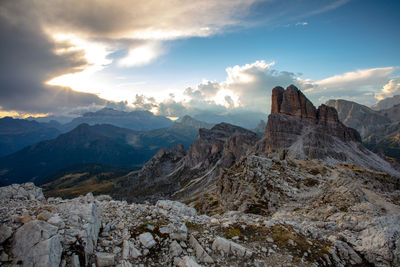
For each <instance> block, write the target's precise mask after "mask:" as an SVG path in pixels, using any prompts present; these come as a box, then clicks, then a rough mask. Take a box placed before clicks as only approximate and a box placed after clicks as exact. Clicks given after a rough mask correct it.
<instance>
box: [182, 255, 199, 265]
mask: <svg viewBox="0 0 400 267" xmlns="http://www.w3.org/2000/svg"><path fill="white" fill-rule="evenodd" d="M178 266H179V267H201V265H199V264H198V263H197V262H196V260H195V259H194V258H192V257H190V256H185V257H183V259H182V260H181V261H180V262H179V263H178Z"/></svg>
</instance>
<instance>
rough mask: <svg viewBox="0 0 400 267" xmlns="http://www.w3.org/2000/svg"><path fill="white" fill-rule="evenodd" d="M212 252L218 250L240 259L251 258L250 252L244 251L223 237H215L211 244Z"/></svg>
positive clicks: (244, 249)
mask: <svg viewBox="0 0 400 267" xmlns="http://www.w3.org/2000/svg"><path fill="white" fill-rule="evenodd" d="M212 249H213V250H218V251H222V252H224V253H225V254H226V255H228V254H233V255H236V256H240V257H251V255H252V254H253V253H252V252H251V251H250V250H248V249H246V248H245V247H243V246H241V245H239V244H236V243H235V242H232V241H230V240H227V239H225V238H223V237H217V238H216V239H215V240H214V242H213V244H212Z"/></svg>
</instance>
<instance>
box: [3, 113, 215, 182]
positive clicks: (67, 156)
mask: <svg viewBox="0 0 400 267" xmlns="http://www.w3.org/2000/svg"><path fill="white" fill-rule="evenodd" d="M202 126H204V127H211V125H208V124H204V123H201V122H198V121H196V120H194V119H192V118H190V117H186V118H184V119H183V120H182V121H181V122H175V123H174V124H172V126H171V127H168V128H163V129H156V130H151V131H133V130H130V129H126V128H120V127H116V126H113V125H109V124H101V125H93V126H90V125H88V124H81V125H79V126H78V127H76V128H75V129H73V130H72V131H70V132H67V133H65V134H61V135H60V136H58V137H57V138H55V139H52V140H48V141H43V142H40V143H37V144H34V145H31V146H28V147H25V148H24V149H22V150H20V151H18V152H15V153H13V154H11V155H8V156H4V157H2V158H0V181H2V183H3V184H9V183H14V182H17V183H21V182H26V181H34V182H35V183H37V184H40V183H42V182H43V181H44V180H46V177H48V176H50V175H51V174H53V173H55V172H57V171H59V170H61V169H64V168H67V167H69V166H72V165H77V164H93V163H96V164H104V165H108V166H125V167H127V166H129V167H132V168H136V167H138V166H141V165H142V164H143V163H145V162H146V161H147V160H148V159H150V158H151V157H152V156H153V155H154V154H155V153H156V152H157V151H158V150H159V149H161V148H163V147H166V148H171V147H173V146H176V145H178V144H182V145H183V146H186V147H188V146H189V145H190V144H191V143H192V142H193V141H194V139H195V138H196V135H197V131H198V127H202ZM21 166H23V167H21Z"/></svg>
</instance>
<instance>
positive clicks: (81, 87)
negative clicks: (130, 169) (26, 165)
mask: <svg viewBox="0 0 400 267" xmlns="http://www.w3.org/2000/svg"><path fill="white" fill-rule="evenodd" d="M255 1H256V0H250V1H248V0H233V1H231V0H229V1H228V0H223V1H212V0H205V1H201V2H193V1H184V0H168V1H156V0H149V1H139V0H137V1H131V0H121V1H111V0H110V1H95V0H87V1H80V0H70V1H61V0H54V1H46V0H36V1H30V0H20V1H5V2H2V4H1V5H0V34H1V36H3V37H6V38H2V42H1V43H0V53H1V55H0V56H1V61H0V72H1V74H0V108H1V109H2V110H3V112H4V111H5V110H8V111H11V110H13V111H17V112H21V113H60V112H66V110H68V109H69V111H70V110H71V109H75V108H77V109H79V107H81V106H101V105H106V104H107V103H108V101H106V100H104V99H101V98H99V97H98V96H97V95H98V94H99V93H103V92H101V91H99V90H100V89H99V88H98V87H97V85H98V83H97V84H96V81H93V79H91V77H92V75H93V73H96V72H99V71H101V70H104V68H105V67H106V66H108V65H110V64H111V63H112V61H113V58H112V57H111V55H112V54H113V55H114V57H116V56H115V55H120V58H119V62H120V66H122V67H131V66H139V65H142V64H147V63H149V62H152V61H153V60H154V59H156V58H157V57H158V56H160V54H162V52H163V48H162V44H161V42H162V41H163V40H173V39H177V38H187V37H192V36H210V35H212V34H216V33H218V32H222V31H223V30H224V28H225V27H230V26H233V25H237V24H238V23H239V22H240V21H241V19H242V18H243V16H245V15H246V14H247V10H248V9H249V8H250V6H251V5H252V4H253V3H254V2H255ZM124 51H125V53H122V52H124ZM117 52H118V53H117ZM117 58H118V57H117ZM100 82H101V81H100ZM68 87H72V88H74V90H78V91H80V92H81V93H78V92H76V91H74V90H72V89H70V88H68ZM88 93H89V94H88Z"/></svg>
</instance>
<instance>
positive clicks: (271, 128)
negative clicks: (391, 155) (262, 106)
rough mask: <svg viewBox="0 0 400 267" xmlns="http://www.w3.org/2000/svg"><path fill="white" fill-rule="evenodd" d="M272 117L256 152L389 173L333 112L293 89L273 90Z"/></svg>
mask: <svg viewBox="0 0 400 267" xmlns="http://www.w3.org/2000/svg"><path fill="white" fill-rule="evenodd" d="M271 103H272V104H271V114H270V115H269V117H268V123H267V127H266V131H265V134H264V137H263V138H262V140H261V141H260V142H259V143H258V145H257V151H258V152H262V153H265V154H269V153H278V154H279V155H280V157H281V158H282V159H284V158H285V157H287V156H289V157H294V158H301V159H319V160H324V161H328V162H346V163H352V164H356V165H358V166H363V167H366V168H372V169H376V170H380V171H385V172H390V173H392V172H393V171H394V170H393V169H392V168H391V167H390V165H389V164H388V162H386V161H385V160H383V159H381V158H380V157H379V156H377V155H376V154H374V153H372V152H371V151H369V150H368V149H366V148H365V147H364V146H363V145H362V143H361V137H360V135H359V134H358V132H357V131H356V130H354V129H353V128H349V127H346V126H345V125H344V124H343V123H341V122H340V120H339V117H338V113H337V111H336V109H335V108H333V107H330V106H327V105H321V106H319V107H318V109H317V108H315V107H314V105H313V104H312V103H311V102H310V101H309V100H308V99H307V98H306V97H305V96H304V94H303V93H302V92H301V91H300V90H298V89H297V88H296V87H295V86H289V87H288V88H287V89H286V90H284V89H283V88H282V87H276V88H274V89H273V90H272V102H271Z"/></svg>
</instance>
